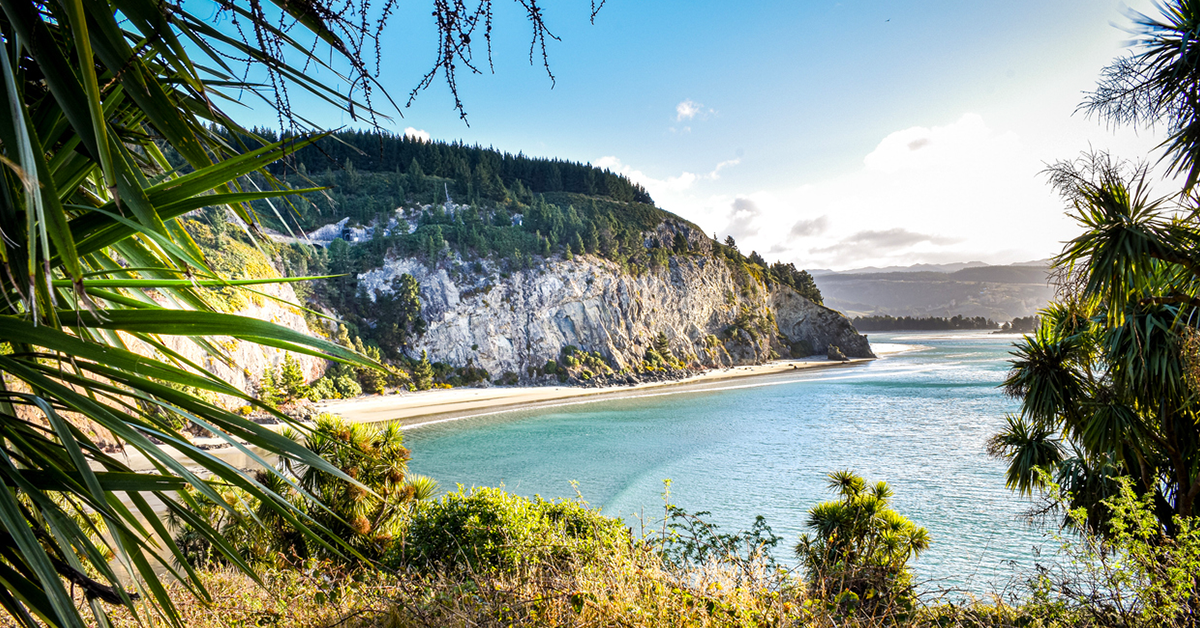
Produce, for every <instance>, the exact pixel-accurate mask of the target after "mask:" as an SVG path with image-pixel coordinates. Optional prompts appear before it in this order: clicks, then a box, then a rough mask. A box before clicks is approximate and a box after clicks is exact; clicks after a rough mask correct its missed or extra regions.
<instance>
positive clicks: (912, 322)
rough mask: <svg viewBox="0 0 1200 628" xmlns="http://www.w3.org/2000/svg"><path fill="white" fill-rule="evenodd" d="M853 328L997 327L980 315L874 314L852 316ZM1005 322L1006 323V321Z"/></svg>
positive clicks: (897, 329)
mask: <svg viewBox="0 0 1200 628" xmlns="http://www.w3.org/2000/svg"><path fill="white" fill-rule="evenodd" d="M853 323H854V328H855V329H857V330H858V331H940V330H946V329H998V328H999V327H1000V325H999V324H997V323H996V321H993V320H992V319H990V318H984V317H982V316H974V317H967V316H963V315H961V314H957V315H955V316H952V317H950V318H942V317H940V316H928V317H917V316H900V317H895V316H890V315H887V314H883V315H876V316H856V317H854V321H853ZM1006 324H1007V323H1006Z"/></svg>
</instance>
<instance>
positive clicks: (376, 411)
mask: <svg viewBox="0 0 1200 628" xmlns="http://www.w3.org/2000/svg"><path fill="white" fill-rule="evenodd" d="M876 359H878V358H851V359H849V360H847V361H845V362H837V361H833V360H826V359H823V358H822V359H800V360H796V359H792V360H773V361H771V362H767V363H766V364H755V365H748V366H735V367H730V368H726V369H713V370H709V371H705V372H703V373H698V374H695V375H691V376H689V377H685V378H683V379H678V380H672V381H666V382H648V383H644V384H635V385H632V386H604V387H600V388H584V387H578V386H512V387H509V386H505V387H489V388H452V389H447V390H426V391H420V392H411V393H403V394H399V395H386V396H376V397H359V398H356V399H346V400H331V401H323V402H320V403H318V404H317V409H318V410H319V411H321V412H329V413H331V414H339V415H341V416H342V418H344V419H346V420H348V421H352V422H355V423H378V422H383V421H394V422H397V423H399V424H400V426H401V428H402V429H414V428H418V427H423V426H427V425H434V424H438V423H445V422H448V421H458V420H463V419H469V418H473V417H479V416H487V415H491V414H498V413H502V412H509V411H516V410H524V409H536V408H544V407H552V406H557V405H573V404H575V403H586V402H593V401H601V400H610V399H623V398H634V397H641V396H653V395H658V394H666V393H685V392H701V391H705V390H712V389H717V388H718V386H717V385H718V384H721V383H728V382H730V381H731V380H741V379H748V378H757V377H763V376H768V375H781V374H787V373H800V372H803V371H809V370H812V369H822V368H838V367H847V366H855V365H858V364H863V363H867V362H871V361H873V360H876Z"/></svg>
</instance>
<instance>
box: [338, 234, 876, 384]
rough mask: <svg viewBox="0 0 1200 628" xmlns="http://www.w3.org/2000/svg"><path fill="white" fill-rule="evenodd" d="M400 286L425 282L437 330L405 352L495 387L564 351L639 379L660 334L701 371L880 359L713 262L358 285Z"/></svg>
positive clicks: (560, 265)
mask: <svg viewBox="0 0 1200 628" xmlns="http://www.w3.org/2000/svg"><path fill="white" fill-rule="evenodd" d="M401 274H409V275H412V276H413V277H414V278H415V279H416V280H417V281H418V282H419V284H420V286H421V303H422V316H423V317H424V318H425V319H426V321H428V324H429V327H428V331H427V332H426V333H425V334H424V335H423V336H421V337H420V338H419V339H418V340H416V341H415V343H414V345H413V346H412V347H409V348H407V350H408V352H409V353H410V354H411V355H413V356H419V355H420V352H421V351H422V350H425V351H428V353H429V357H430V359H431V360H435V361H442V362H446V363H450V364H455V365H468V364H470V365H474V366H476V367H482V368H484V369H486V370H487V371H488V372H489V373H490V374H491V375H492V376H493V377H500V376H502V375H503V374H505V373H510V372H511V373H516V374H517V375H519V376H520V377H522V378H524V377H526V373H527V372H528V370H527V369H529V367H534V368H536V367H539V366H542V365H544V364H545V363H546V361H547V360H553V359H557V358H558V357H559V355H560V352H561V350H562V349H563V347H565V346H567V345H574V346H576V347H579V348H581V349H584V350H587V351H598V352H600V354H601V355H603V356H604V357H605V358H607V359H608V360H609V362H610V363H611V364H612V365H613V366H614V367H616V368H617V369H621V368H631V367H637V366H639V365H640V364H641V361H642V358H643V356H645V354H646V350H647V349H648V348H650V347H651V346H652V343H653V342H654V339H655V338H656V337H657V336H658V335H659V334H660V333H661V334H664V335H665V336H666V338H667V339H668V340H669V343H670V348H671V352H672V353H673V354H674V355H675V356H676V357H678V358H680V359H681V360H682V361H683V362H685V363H687V364H688V365H689V366H692V367H721V366H731V365H735V364H750V363H757V362H762V361H765V360H767V359H769V358H770V357H771V353H772V351H774V352H775V353H777V354H778V355H781V356H783V357H788V356H790V355H792V354H793V353H796V352H798V351H799V352H803V354H804V355H808V354H824V353H825V351H826V349H827V347H828V346H829V344H831V343H832V344H835V345H837V346H839V347H841V348H842V349H843V350H844V351H845V352H846V353H847V355H850V356H852V357H868V356H871V352H870V347H869V345H868V344H867V341H866V339H865V338H864V337H863V336H861V335H859V334H858V333H857V332H856V331H854V328H853V327H851V325H850V322H849V321H848V320H847V319H846V318H845V317H844V316H842V315H841V314H839V313H837V312H835V311H833V310H830V309H828V308H825V307H822V306H819V305H816V304H814V303H812V302H811V301H809V300H807V299H805V298H803V297H801V296H799V295H798V294H796V293H795V292H793V291H792V290H791V289H790V288H786V287H780V288H777V289H775V290H768V289H767V288H766V286H764V285H763V284H762V283H761V282H758V281H756V280H753V279H750V280H749V281H744V282H743V284H744V285H741V286H739V285H738V283H737V282H735V280H734V276H733V275H732V273H731V272H730V269H729V267H728V266H727V265H726V264H725V262H724V260H723V259H718V258H713V257H709V256H704V255H687V256H674V257H671V258H670V261H669V264H668V265H667V267H665V268H660V269H658V270H656V271H650V272H646V273H643V274H641V275H638V276H632V275H629V274H625V273H622V272H621V271H620V270H619V268H618V267H617V266H616V265H615V264H613V263H611V262H608V261H605V260H601V259H598V258H595V257H592V256H580V257H577V258H576V259H575V260H574V261H556V260H548V261H544V262H542V263H540V265H538V266H535V267H534V268H531V269H528V270H522V271H518V272H514V273H512V274H510V275H508V276H507V277H502V276H501V275H499V274H498V273H497V272H496V271H495V270H494V269H492V268H490V267H488V266H485V267H484V272H482V273H479V272H476V273H470V274H464V273H460V272H457V271H456V270H454V269H450V270H448V269H447V268H445V267H439V268H433V269H431V268H429V267H427V266H426V265H425V264H424V263H422V262H420V261H418V260H415V259H397V260H391V261H389V262H388V263H387V264H385V265H384V266H383V267H382V268H378V269H375V270H372V271H370V272H367V273H364V274H362V275H360V276H359V283H360V286H361V287H362V288H363V289H364V290H365V291H366V292H367V293H368V294H372V295H374V294H375V293H376V292H380V291H383V292H386V291H387V290H389V289H390V288H389V287H388V286H390V283H391V280H392V278H394V277H398V276H399V275H401ZM797 357H799V356H797Z"/></svg>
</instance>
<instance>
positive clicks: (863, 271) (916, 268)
mask: <svg viewBox="0 0 1200 628" xmlns="http://www.w3.org/2000/svg"><path fill="white" fill-rule="evenodd" d="M979 266H987V264H985V263H983V262H952V263H949V264H913V265H912V266H883V267H879V266H865V267H863V268H855V269H854V270H842V271H833V270H829V269H828V268H817V269H810V270H809V271H808V273H809V274H810V275H812V276H814V277H815V276H817V275H829V274H838V275H867V274H880V273H915V272H934V273H952V272H955V271H959V270H962V269H964V268H976V267H979Z"/></svg>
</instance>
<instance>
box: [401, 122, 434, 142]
mask: <svg viewBox="0 0 1200 628" xmlns="http://www.w3.org/2000/svg"><path fill="white" fill-rule="evenodd" d="M404 136H405V137H411V138H413V139H417V140H421V141H422V142H428V141H429V132H428V131H425V130H421V129H416V128H413V127H411V126H410V127H407V128H405V129H404Z"/></svg>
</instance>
